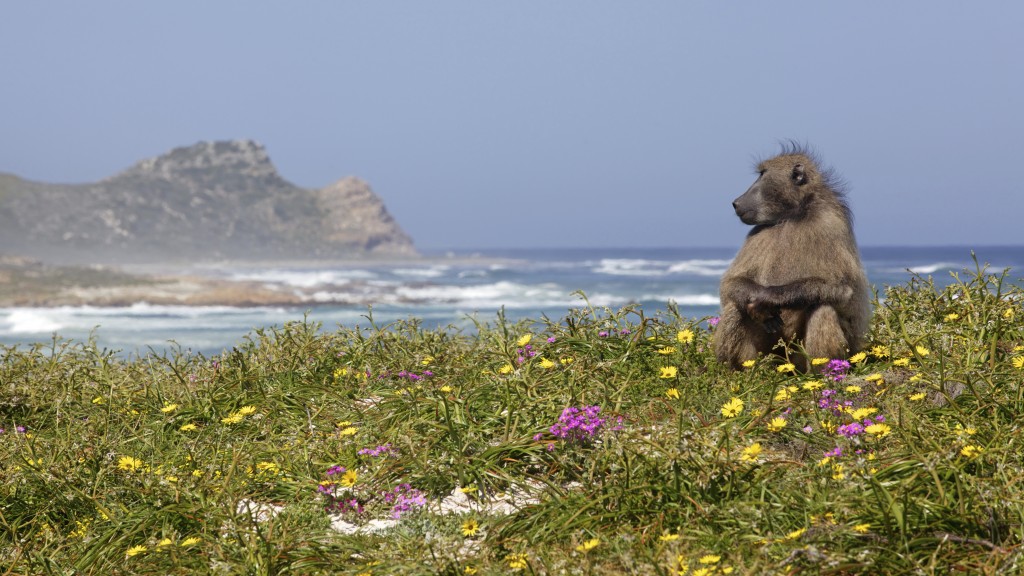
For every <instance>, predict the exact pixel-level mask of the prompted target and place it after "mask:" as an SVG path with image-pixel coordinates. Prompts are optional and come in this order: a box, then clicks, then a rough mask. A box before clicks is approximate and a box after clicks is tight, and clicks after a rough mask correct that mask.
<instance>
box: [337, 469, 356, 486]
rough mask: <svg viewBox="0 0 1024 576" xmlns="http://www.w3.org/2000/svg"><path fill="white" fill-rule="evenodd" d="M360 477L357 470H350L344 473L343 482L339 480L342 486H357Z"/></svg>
mask: <svg viewBox="0 0 1024 576" xmlns="http://www.w3.org/2000/svg"><path fill="white" fill-rule="evenodd" d="M358 479H359V475H358V474H356V471H355V470H348V471H347V472H345V473H344V474H342V476H341V482H339V484H341V485H342V486H346V487H348V486H355V484H356V480H358Z"/></svg>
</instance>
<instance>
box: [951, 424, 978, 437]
mask: <svg viewBox="0 0 1024 576" xmlns="http://www.w3.org/2000/svg"><path fill="white" fill-rule="evenodd" d="M954 430H955V431H956V433H957V435H959V436H963V435H964V434H967V435H968V436H974V435H975V434H977V432H978V429H977V428H975V427H973V426H968V427H967V428H964V427H963V425H961V424H957V425H956V428H955V429H954Z"/></svg>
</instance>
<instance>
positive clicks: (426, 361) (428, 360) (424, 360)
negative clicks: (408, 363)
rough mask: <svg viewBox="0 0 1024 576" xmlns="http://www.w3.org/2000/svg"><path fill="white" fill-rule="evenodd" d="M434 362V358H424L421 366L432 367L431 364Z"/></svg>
mask: <svg viewBox="0 0 1024 576" xmlns="http://www.w3.org/2000/svg"><path fill="white" fill-rule="evenodd" d="M433 361H434V357H433V356H424V357H423V360H421V361H420V364H422V365H424V366H430V363H431V362H433Z"/></svg>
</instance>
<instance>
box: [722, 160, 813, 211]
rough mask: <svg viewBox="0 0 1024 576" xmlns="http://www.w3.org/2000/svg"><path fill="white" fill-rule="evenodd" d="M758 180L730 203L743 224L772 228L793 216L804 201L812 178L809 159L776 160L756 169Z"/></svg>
mask: <svg viewBox="0 0 1024 576" xmlns="http://www.w3.org/2000/svg"><path fill="white" fill-rule="evenodd" d="M757 172H758V177H757V180H756V181H754V183H753V184H752V185H751V186H750V188H748V189H747V191H746V192H744V193H743V195H742V196H740V197H739V198H737V199H736V200H734V201H733V203H732V207H733V208H735V209H736V215H737V216H739V217H740V220H742V221H743V223H744V224H752V225H762V224H775V223H777V222H780V221H782V220H785V219H786V218H788V217H792V216H793V215H795V214H796V213H797V212H798V211H799V210H800V207H801V204H802V202H803V200H804V198H805V197H806V189H805V187H806V185H807V183H808V182H809V181H810V179H811V177H812V176H813V174H814V166H813V164H812V163H811V161H810V159H809V158H807V157H806V156H804V155H802V154H789V155H785V156H776V157H775V158H772V159H771V160H765V161H764V162H761V163H760V164H758V166H757Z"/></svg>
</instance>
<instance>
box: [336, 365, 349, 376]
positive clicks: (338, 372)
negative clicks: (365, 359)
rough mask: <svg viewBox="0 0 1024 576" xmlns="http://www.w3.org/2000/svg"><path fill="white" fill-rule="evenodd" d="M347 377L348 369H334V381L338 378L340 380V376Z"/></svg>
mask: <svg viewBox="0 0 1024 576" xmlns="http://www.w3.org/2000/svg"><path fill="white" fill-rule="evenodd" d="M347 375H348V368H345V367H342V368H335V369H334V378H335V379H338V378H341V377H342V376H347Z"/></svg>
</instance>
